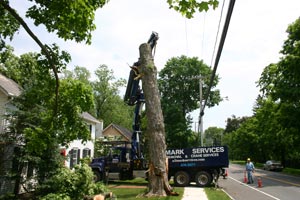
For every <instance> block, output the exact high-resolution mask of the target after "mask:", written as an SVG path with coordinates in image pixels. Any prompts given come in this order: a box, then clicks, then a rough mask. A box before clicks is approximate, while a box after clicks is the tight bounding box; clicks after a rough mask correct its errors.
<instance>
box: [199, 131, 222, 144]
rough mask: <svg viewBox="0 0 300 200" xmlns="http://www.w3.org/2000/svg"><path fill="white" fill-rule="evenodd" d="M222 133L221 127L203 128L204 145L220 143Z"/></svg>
mask: <svg viewBox="0 0 300 200" xmlns="http://www.w3.org/2000/svg"><path fill="white" fill-rule="evenodd" d="M223 134H224V129H223V128H218V127H209V128H208V129H206V130H205V133H204V135H205V140H206V142H205V144H206V145H222V137H223Z"/></svg>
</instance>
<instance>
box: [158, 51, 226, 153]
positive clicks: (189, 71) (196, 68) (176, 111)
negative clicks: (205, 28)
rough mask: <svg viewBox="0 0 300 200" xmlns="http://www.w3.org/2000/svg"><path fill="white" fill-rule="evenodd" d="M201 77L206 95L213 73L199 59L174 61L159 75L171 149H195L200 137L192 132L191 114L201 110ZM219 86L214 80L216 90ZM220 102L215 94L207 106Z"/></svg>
mask: <svg viewBox="0 0 300 200" xmlns="http://www.w3.org/2000/svg"><path fill="white" fill-rule="evenodd" d="M200 74H201V76H202V79H203V81H204V83H203V91H204V92H206V89H207V87H208V84H209V78H207V77H209V76H210V74H211V69H210V68H209V67H208V66H207V65H205V64H204V63H203V61H199V60H198V58H196V57H194V58H188V57H186V56H181V57H176V58H171V59H170V60H168V62H167V63H166V65H165V68H163V69H162V70H161V71H160V73H159V77H160V78H159V80H158V82H159V90H160V92H161V104H162V110H163V115H164V122H165V130H166V134H167V137H166V138H167V144H168V146H169V147H187V146H190V145H196V142H197V141H196V140H197V137H196V136H195V134H194V133H193V132H192V131H191V123H192V119H191V117H190V116H189V113H190V112H192V111H194V110H196V109H198V108H199V107H200V105H199V100H200V99H199V96H200V91H199V75H200ZM217 83H218V77H216V78H215V80H214V85H213V87H215V86H216V85H217ZM204 95H205V93H204ZM220 101H221V97H220V92H219V90H213V91H212V92H211V96H210V98H209V101H208V106H209V107H212V106H214V105H216V104H218V103H219V102H220ZM192 140H193V142H192V143H190V142H191V141H192Z"/></svg>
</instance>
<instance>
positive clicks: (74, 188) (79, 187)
mask: <svg viewBox="0 0 300 200" xmlns="http://www.w3.org/2000/svg"><path fill="white" fill-rule="evenodd" d="M93 176H94V175H93V172H92V170H91V168H90V167H89V166H88V165H87V164H84V163H82V164H81V165H77V166H75V170H74V171H72V170H70V169H68V168H64V167H63V168H59V169H58V171H57V172H56V174H55V175H54V176H52V177H51V178H50V179H48V180H47V181H46V182H45V183H44V184H43V185H42V186H41V187H40V188H39V189H38V192H39V194H40V196H42V197H41V199H43V200H48V199H49V200H50V199H60V198H61V199H66V200H67V199H72V200H82V199H83V198H84V196H90V195H95V194H99V193H103V192H105V191H106V190H107V189H106V188H105V186H104V185H103V184H102V183H94V181H93Z"/></svg>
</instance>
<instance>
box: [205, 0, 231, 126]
mask: <svg viewBox="0 0 300 200" xmlns="http://www.w3.org/2000/svg"><path fill="white" fill-rule="evenodd" d="M234 3H235V0H230V2H229V6H228V12H227V16H226V20H225V23H224V27H223V32H222V35H221V39H220V44H219V48H218V52H217V55H216V59H215V64H214V68H213V71H212V75H211V77H210V83H209V87H208V88H207V92H206V95H205V97H204V104H203V106H202V109H201V112H200V115H201V116H203V115H204V109H205V106H206V104H207V101H208V98H209V95H210V90H211V88H212V85H213V81H214V78H215V76H216V71H217V68H218V64H219V61H220V58H221V54H222V50H223V46H224V43H225V39H226V35H227V32H228V28H229V23H230V19H231V15H232V12H233V7H234ZM200 103H201V102H200ZM200 119H201V118H199V123H201V121H200Z"/></svg>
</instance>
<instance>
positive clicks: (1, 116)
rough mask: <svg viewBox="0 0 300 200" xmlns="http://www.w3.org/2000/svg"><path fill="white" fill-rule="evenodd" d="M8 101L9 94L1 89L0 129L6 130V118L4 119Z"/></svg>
mask: <svg viewBox="0 0 300 200" xmlns="http://www.w3.org/2000/svg"><path fill="white" fill-rule="evenodd" d="M7 101H8V98H7V96H6V95H5V94H4V93H3V92H2V91H1V90H0V120H1V122H0V131H1V132H2V131H4V127H5V120H4V114H5V112H6V103H7Z"/></svg>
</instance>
